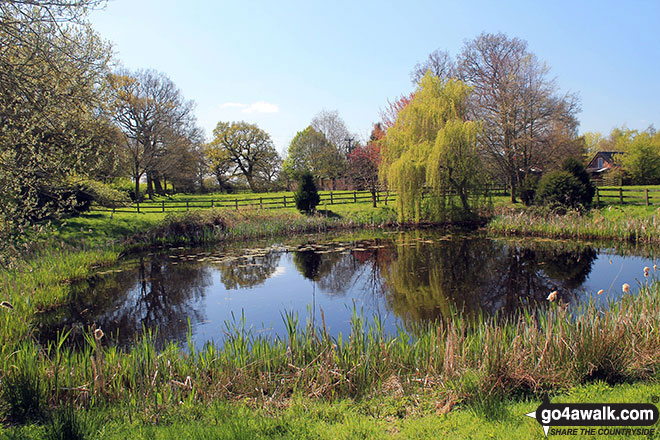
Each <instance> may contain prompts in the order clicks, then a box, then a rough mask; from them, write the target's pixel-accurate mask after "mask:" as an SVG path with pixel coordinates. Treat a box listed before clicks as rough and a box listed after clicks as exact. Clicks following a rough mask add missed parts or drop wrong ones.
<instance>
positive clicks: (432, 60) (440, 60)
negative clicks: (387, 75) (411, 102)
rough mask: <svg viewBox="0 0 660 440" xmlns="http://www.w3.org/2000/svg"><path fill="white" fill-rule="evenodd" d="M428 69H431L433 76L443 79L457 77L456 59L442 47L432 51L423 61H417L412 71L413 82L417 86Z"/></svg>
mask: <svg viewBox="0 0 660 440" xmlns="http://www.w3.org/2000/svg"><path fill="white" fill-rule="evenodd" d="M428 71H431V74H432V75H433V76H435V77H437V78H440V79H441V80H443V81H446V80H448V79H449V78H456V74H457V71H456V63H455V62H454V60H453V59H452V58H451V56H450V55H449V53H447V52H445V51H444V50H440V49H436V50H434V51H433V52H431V53H430V54H429V56H428V58H427V59H426V60H425V61H424V62H423V63H417V64H416V65H415V68H414V69H413V71H412V72H410V79H411V80H412V83H413V84H414V85H415V86H416V85H417V84H418V83H419V81H420V80H421V79H422V78H423V77H424V75H425V74H426V72H428Z"/></svg>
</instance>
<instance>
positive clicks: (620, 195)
mask: <svg viewBox="0 0 660 440" xmlns="http://www.w3.org/2000/svg"><path fill="white" fill-rule="evenodd" d="M619 200H620V201H621V204H622V205H623V188H619Z"/></svg>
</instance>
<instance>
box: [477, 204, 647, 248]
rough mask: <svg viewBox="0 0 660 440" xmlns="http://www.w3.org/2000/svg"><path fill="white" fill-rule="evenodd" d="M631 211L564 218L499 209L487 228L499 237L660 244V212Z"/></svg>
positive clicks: (613, 209) (534, 211)
mask: <svg viewBox="0 0 660 440" xmlns="http://www.w3.org/2000/svg"><path fill="white" fill-rule="evenodd" d="M633 208H634V207H631V209H628V207H627V208H625V209H621V208H618V207H608V208H603V209H600V210H598V209H594V210H592V211H591V212H590V213H588V214H585V213H580V212H568V213H566V214H564V215H557V214H556V213H553V212H551V211H544V210H539V209H527V210H509V209H502V210H500V212H499V213H498V214H497V215H495V216H494V217H493V219H492V220H491V222H490V223H489V224H488V226H487V229H488V231H489V232H491V233H494V234H501V235H520V236H542V237H550V238H573V239H607V240H623V241H630V242H638V243H658V242H660V213H659V212H658V211H654V212H653V213H651V214H648V215H646V214H645V215H636V214H637V212H636V211H634V210H633Z"/></svg>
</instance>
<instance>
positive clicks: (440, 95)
mask: <svg viewBox="0 0 660 440" xmlns="http://www.w3.org/2000/svg"><path fill="white" fill-rule="evenodd" d="M468 95H469V88H468V87H467V86H466V85H465V84H463V83H462V82H460V81H456V80H449V81H447V82H445V83H443V82H442V81H441V80H440V79H439V78H437V77H434V76H433V75H432V74H431V73H430V72H427V74H426V75H424V77H423V78H422V80H421V81H420V83H419V86H418V88H417V90H416V91H415V96H414V98H413V100H412V101H411V102H410V103H409V104H408V105H407V106H406V107H405V108H403V110H401V111H400V112H399V115H398V116H397V119H396V123H395V125H394V126H393V127H391V128H390V129H389V130H388V131H387V136H386V137H385V142H384V144H383V149H382V165H381V169H380V173H381V178H383V179H384V180H386V181H387V183H388V185H389V186H390V187H391V188H392V189H394V190H395V191H396V192H397V206H398V209H399V219H400V220H401V221H405V220H410V219H414V220H415V221H418V220H420V219H421V217H422V192H423V189H424V186H425V185H429V186H430V187H432V189H433V191H432V195H433V196H434V197H435V199H436V201H438V202H440V208H445V207H447V202H450V203H451V202H452V200H453V197H451V196H449V193H450V192H455V193H457V194H458V196H459V199H460V201H461V205H462V208H463V210H464V211H465V212H469V210H470V206H469V200H468V198H469V195H470V193H471V192H472V193H474V191H473V190H474V188H475V187H476V186H478V184H479V176H480V167H479V158H478V153H477V150H476V135H477V132H478V126H477V124H476V123H475V122H472V121H466V120H465V116H466V111H467V99H468ZM440 214H442V213H440Z"/></svg>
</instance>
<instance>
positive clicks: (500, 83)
mask: <svg viewBox="0 0 660 440" xmlns="http://www.w3.org/2000/svg"><path fill="white" fill-rule="evenodd" d="M458 68H459V75H460V77H461V79H462V80H463V81H465V82H466V83H468V84H469V85H470V86H471V87H472V92H473V93H472V95H471V101H472V102H471V105H470V112H471V119H475V120H481V121H483V124H484V130H483V131H482V136H481V140H480V144H481V147H482V149H483V151H484V153H485V155H486V156H487V158H488V159H489V162H490V163H491V164H493V165H494V166H495V168H496V170H497V171H498V174H499V175H501V176H505V177H506V179H507V180H508V181H509V184H510V187H511V200H512V201H513V202H515V200H516V196H515V194H516V192H515V191H516V187H517V186H518V184H519V183H520V182H521V181H522V180H523V179H524V177H525V175H526V174H527V173H528V172H529V171H530V170H531V169H532V168H534V167H539V166H542V164H543V160H544V157H546V156H547V155H548V149H549V148H550V147H551V146H552V144H551V142H552V137H553V135H556V134H557V132H558V131H557V130H560V131H562V132H564V133H567V134H569V135H572V136H575V131H576V129H577V124H578V123H577V119H576V117H575V115H576V113H577V112H578V111H579V105H578V101H577V98H576V97H575V96H573V95H571V94H565V95H562V96H558V95H557V94H556V90H557V87H556V85H555V82H554V80H552V79H550V78H549V77H548V74H549V68H548V67H547V66H546V65H545V64H543V63H541V62H539V61H538V60H537V58H536V57H535V56H534V54H532V53H530V52H529V51H528V50H527V43H526V42H525V41H523V40H520V39H518V38H508V37H507V36H506V35H504V34H501V33H500V34H486V33H483V34H481V35H479V36H478V37H477V38H475V39H474V40H472V41H468V42H466V44H465V46H464V49H463V52H462V54H461V57H460V62H459V67H458Z"/></svg>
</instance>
